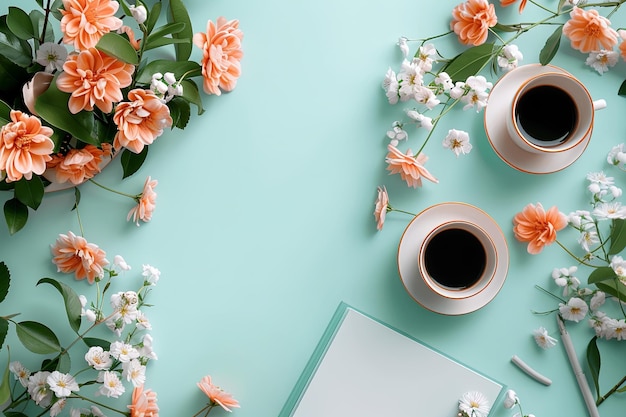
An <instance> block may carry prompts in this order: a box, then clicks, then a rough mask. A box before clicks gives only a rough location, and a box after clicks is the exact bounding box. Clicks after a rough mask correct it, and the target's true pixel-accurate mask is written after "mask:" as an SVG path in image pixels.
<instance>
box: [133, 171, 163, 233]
mask: <svg viewBox="0 0 626 417" xmlns="http://www.w3.org/2000/svg"><path fill="white" fill-rule="evenodd" d="M158 183H159V182H158V181H157V180H153V179H152V178H151V177H148V178H147V179H146V182H145V183H144V186H143V191H142V193H141V194H139V196H138V197H137V198H136V200H137V205H136V206H135V207H133V208H132V209H131V210H130V211H129V212H128V216H127V217H126V221H129V220H130V219H131V217H132V219H133V222H134V223H135V224H136V225H137V226H139V220H142V221H144V222H149V221H150V220H152V213H153V212H154V209H155V208H156V198H157V193H155V192H154V188H155V187H156V186H157V184H158Z"/></svg>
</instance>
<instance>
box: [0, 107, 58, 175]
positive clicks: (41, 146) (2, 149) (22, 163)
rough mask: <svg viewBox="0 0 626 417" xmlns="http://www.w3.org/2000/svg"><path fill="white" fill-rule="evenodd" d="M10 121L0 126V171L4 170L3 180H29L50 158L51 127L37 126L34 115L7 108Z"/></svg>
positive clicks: (38, 122)
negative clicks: (9, 111)
mask: <svg viewBox="0 0 626 417" xmlns="http://www.w3.org/2000/svg"><path fill="white" fill-rule="evenodd" d="M10 117H11V121H10V122H9V123H7V124H5V125H4V126H2V129H0V171H6V181H7V182H12V181H19V180H20V179H22V177H24V178H26V179H27V180H30V179H31V178H32V177H33V174H37V175H41V174H43V173H44V171H45V170H46V162H48V161H49V160H50V159H52V157H51V156H50V154H51V153H52V152H53V151H54V142H53V141H52V139H50V136H52V133H53V131H52V129H51V128H49V127H47V126H42V125H41V120H40V119H39V118H38V117H37V116H30V115H28V114H26V113H22V112H21V111H18V110H11V113H10Z"/></svg>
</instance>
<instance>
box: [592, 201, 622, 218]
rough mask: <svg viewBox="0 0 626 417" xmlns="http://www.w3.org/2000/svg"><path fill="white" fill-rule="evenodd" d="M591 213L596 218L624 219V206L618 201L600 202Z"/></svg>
mask: <svg viewBox="0 0 626 417" xmlns="http://www.w3.org/2000/svg"><path fill="white" fill-rule="evenodd" d="M592 214H593V215H594V216H595V217H596V218H597V219H598V220H609V219H611V220H612V219H626V207H624V206H622V203H620V202H619V201H613V202H602V203H599V204H598V205H597V206H596V207H595V208H594V209H593V212H592Z"/></svg>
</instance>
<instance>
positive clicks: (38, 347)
mask: <svg viewBox="0 0 626 417" xmlns="http://www.w3.org/2000/svg"><path fill="white" fill-rule="evenodd" d="M15 330H16V333H17V337H18V338H19V339H20V342H22V345H24V347H25V348H26V349H28V350H30V351H31V352H33V353H38V354H41V355H46V354H50V353H58V352H61V351H62V350H63V348H61V345H60V344H59V339H58V338H57V336H56V335H55V334H54V332H53V331H52V330H50V328H49V327H47V326H45V325H44V324H41V323H38V322H35V321H21V322H19V323H16V324H15Z"/></svg>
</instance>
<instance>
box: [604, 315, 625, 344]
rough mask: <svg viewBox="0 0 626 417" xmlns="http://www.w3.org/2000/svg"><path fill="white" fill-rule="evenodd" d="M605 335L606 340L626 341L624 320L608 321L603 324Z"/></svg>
mask: <svg viewBox="0 0 626 417" xmlns="http://www.w3.org/2000/svg"><path fill="white" fill-rule="evenodd" d="M605 326H606V327H605V333H606V338H607V339H617V340H625V339H626V321H625V320H624V319H620V320H616V319H608V320H607V321H606V322H605Z"/></svg>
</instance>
